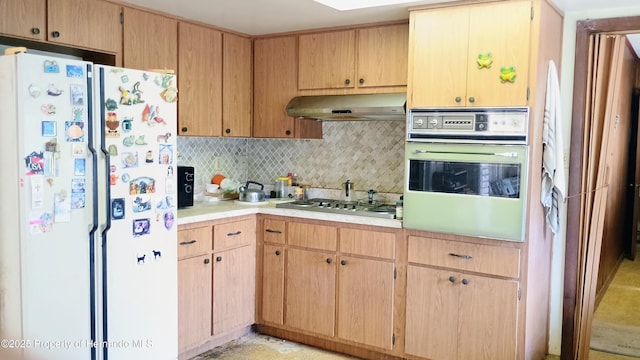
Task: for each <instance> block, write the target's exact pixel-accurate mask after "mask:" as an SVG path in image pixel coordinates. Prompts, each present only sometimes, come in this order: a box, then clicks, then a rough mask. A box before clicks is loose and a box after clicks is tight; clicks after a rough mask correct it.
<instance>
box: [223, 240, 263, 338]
mask: <svg viewBox="0 0 640 360" xmlns="http://www.w3.org/2000/svg"><path fill="white" fill-rule="evenodd" d="M255 249H256V248H255V246H252V245H251V246H243V247H239V248H237V249H232V250H227V251H221V252H217V253H214V254H213V261H214V266H213V335H218V334H222V333H225V332H227V331H230V330H233V329H236V328H238V327H241V326H247V325H250V324H252V323H253V322H254V317H255V287H256V285H255V279H256V274H255V261H256V254H255Z"/></svg>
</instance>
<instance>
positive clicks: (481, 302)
mask: <svg viewBox="0 0 640 360" xmlns="http://www.w3.org/2000/svg"><path fill="white" fill-rule="evenodd" d="M458 277H459V279H458V280H457V281H456V284H455V286H456V287H457V288H458V292H459V308H458V324H459V325H458V333H459V337H458V359H477V360H495V359H515V358H516V357H517V356H516V340H517V338H518V304H519V300H518V282H517V281H514V280H501V279H494V278H488V277H484V276H475V275H469V274H460V275H459V276H458Z"/></svg>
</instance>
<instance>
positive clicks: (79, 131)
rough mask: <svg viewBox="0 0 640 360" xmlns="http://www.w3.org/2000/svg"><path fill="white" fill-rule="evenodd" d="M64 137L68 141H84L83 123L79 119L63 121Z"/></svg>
mask: <svg viewBox="0 0 640 360" xmlns="http://www.w3.org/2000/svg"><path fill="white" fill-rule="evenodd" d="M64 133H65V139H66V141H68V142H83V141H84V123H83V122H81V121H65V122H64Z"/></svg>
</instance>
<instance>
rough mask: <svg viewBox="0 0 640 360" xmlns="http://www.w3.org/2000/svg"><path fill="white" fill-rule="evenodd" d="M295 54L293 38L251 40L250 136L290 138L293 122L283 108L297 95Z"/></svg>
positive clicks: (295, 42)
mask: <svg viewBox="0 0 640 360" xmlns="http://www.w3.org/2000/svg"><path fill="white" fill-rule="evenodd" d="M297 54H298V41H297V39H296V37H295V36H287V37H278V38H266V39H257V40H255V41H254V84H253V86H254V94H255V95H254V96H255V97H254V99H253V106H254V108H255V110H256V111H255V114H254V116H253V136H254V137H264V138H292V137H293V136H294V119H293V118H292V117H289V116H287V113H286V111H285V109H286V107H287V104H288V103H289V100H291V99H293V98H294V97H295V96H296V95H297V92H298V87H297V77H296V74H297V72H298V68H297V64H298V57H297Z"/></svg>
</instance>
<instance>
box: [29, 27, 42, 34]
mask: <svg viewBox="0 0 640 360" xmlns="http://www.w3.org/2000/svg"><path fill="white" fill-rule="evenodd" d="M31 33H32V34H33V35H38V34H40V28H37V27H34V28H31Z"/></svg>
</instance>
